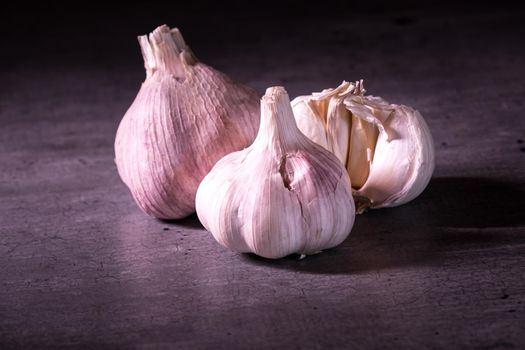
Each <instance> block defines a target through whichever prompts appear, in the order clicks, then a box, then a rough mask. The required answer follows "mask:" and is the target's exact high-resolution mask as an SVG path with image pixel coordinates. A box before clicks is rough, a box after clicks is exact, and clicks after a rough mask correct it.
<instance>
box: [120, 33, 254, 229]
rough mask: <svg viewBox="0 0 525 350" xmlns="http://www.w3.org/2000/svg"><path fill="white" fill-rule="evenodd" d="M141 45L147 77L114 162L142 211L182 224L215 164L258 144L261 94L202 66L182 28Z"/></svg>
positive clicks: (148, 38)
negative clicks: (187, 41) (203, 181)
mask: <svg viewBox="0 0 525 350" xmlns="http://www.w3.org/2000/svg"><path fill="white" fill-rule="evenodd" d="M139 42H140V46H141V49H142V55H143V56H144V65H145V68H146V74H147V75H146V80H145V81H144V82H143V84H142V86H141V88H140V91H139V93H138V95H137V97H136V98H135V101H134V102H133V104H132V105H131V107H130V108H129V109H128V111H127V112H126V114H125V115H124V118H123V119H122V121H121V123H120V125H119V128H118V131H117V135H116V140H115V161H116V164H117V168H118V171H119V174H120V177H121V178H122V180H123V181H124V183H125V184H126V185H127V186H128V187H129V189H130V190H131V193H132V195H133V197H134V199H135V201H136V202H137V204H138V205H139V207H140V208H141V209H142V210H143V211H144V212H146V213H148V214H149V215H152V216H154V217H157V218H163V219H179V218H182V217H185V216H187V215H189V214H191V213H193V212H194V211H195V192H196V191H197V187H198V185H199V183H200V181H201V180H202V178H203V177H204V176H205V175H206V174H207V173H208V171H209V170H210V169H211V168H212V167H213V165H214V164H215V163H216V162H217V160H219V159H220V158H221V157H223V156H224V155H226V154H228V153H230V152H233V151H237V150H240V149H243V148H244V147H247V146H248V145H250V144H251V143H252V141H253V140H254V138H255V135H256V133H257V127H258V125H259V97H258V96H257V93H256V92H255V91H254V90H252V89H249V88H247V87H245V86H242V85H239V84H237V83H235V82H233V81H232V80H230V79H229V78H228V77H227V76H225V75H224V74H222V73H220V72H218V71H216V70H214V69H213V68H211V67H209V66H207V65H205V64H203V63H200V62H199V61H198V60H197V59H196V58H195V56H194V55H193V53H192V52H191V50H190V48H189V47H188V46H187V45H186V43H185V42H184V39H183V38H182V35H181V34H180V32H179V30H178V29H171V30H170V28H168V27H167V26H165V25H163V26H160V27H158V28H157V29H155V30H154V31H153V32H152V33H151V34H150V35H149V36H146V35H144V36H140V37H139Z"/></svg>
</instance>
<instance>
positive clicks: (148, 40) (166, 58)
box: [138, 25, 196, 78]
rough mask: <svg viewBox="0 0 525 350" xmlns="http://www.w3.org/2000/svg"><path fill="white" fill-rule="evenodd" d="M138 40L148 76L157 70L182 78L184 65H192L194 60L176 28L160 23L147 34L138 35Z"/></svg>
mask: <svg viewBox="0 0 525 350" xmlns="http://www.w3.org/2000/svg"><path fill="white" fill-rule="evenodd" d="M138 40H139V44H140V48H141V50H142V56H143V57H144V67H145V68H146V75H147V77H148V78H149V77H150V76H152V75H153V73H155V72H156V71H158V70H161V71H163V72H165V73H169V74H172V75H173V76H175V77H176V78H183V77H184V76H185V70H184V65H185V64H189V65H193V64H194V63H195V62H196V59H195V57H194V56H193V53H192V52H191V50H190V48H189V47H188V46H187V45H186V42H185V41H184V38H183V37H182V35H181V33H180V31H179V30H178V29H177V28H173V29H170V28H169V27H168V26H166V25H162V26H160V27H158V28H156V29H155V30H154V31H153V32H152V33H150V34H149V35H141V36H139V37H138Z"/></svg>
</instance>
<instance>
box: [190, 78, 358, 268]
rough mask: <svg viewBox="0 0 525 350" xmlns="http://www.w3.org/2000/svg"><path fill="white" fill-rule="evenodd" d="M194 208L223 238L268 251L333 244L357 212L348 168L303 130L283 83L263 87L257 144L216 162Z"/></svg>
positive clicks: (238, 247) (306, 250)
mask: <svg viewBox="0 0 525 350" xmlns="http://www.w3.org/2000/svg"><path fill="white" fill-rule="evenodd" d="M196 207H197V215H198V216H199V219H200V221H201V223H202V224H203V225H204V227H205V228H206V229H207V230H208V231H210V232H211V233H212V235H213V236H214V237H215V239H216V240H217V241H218V242H219V243H220V244H221V245H223V246H225V247H227V248H230V249H231V250H233V251H236V252H253V253H255V254H257V255H260V256H263V257H267V258H280V257H284V256H286V255H289V254H292V253H300V254H313V253H315V252H318V251H320V250H322V249H327V248H331V247H334V246H336V245H338V244H340V243H341V242H342V241H343V240H344V239H345V238H346V237H347V236H348V234H349V233H350V230H351V229H352V226H353V223H354V214H355V207H354V201H353V199H352V195H351V189H350V181H349V178H348V175H347V174H346V169H345V168H344V167H343V165H342V164H341V163H340V162H339V161H338V160H337V158H336V157H334V156H333V155H332V154H331V153H330V152H328V151H326V150H325V149H323V148H322V147H320V146H318V145H316V144H315V143H314V142H312V141H310V140H308V138H306V137H305V136H304V135H303V134H302V133H301V132H300V131H299V129H298V128H297V125H296V123H295V120H294V116H293V114H292V109H291V107H290V100H289V98H288V95H287V93H286V91H285V90H284V89H283V88H282V87H272V88H268V89H267V90H266V95H264V96H263V98H262V100H261V124H260V128H259V132H258V134H257V137H256V139H255V141H254V143H253V144H252V145H251V146H250V147H248V148H246V149H245V150H242V151H239V152H234V153H231V154H229V155H227V156H225V157H224V158H222V159H221V160H219V161H218V162H217V164H216V165H215V166H214V167H213V169H212V170H211V171H210V173H209V174H208V175H206V177H205V178H204V180H202V183H201V184H200V186H199V189H198V191H197V197H196Z"/></svg>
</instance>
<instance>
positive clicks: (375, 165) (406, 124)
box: [355, 105, 435, 207]
mask: <svg viewBox="0 0 525 350" xmlns="http://www.w3.org/2000/svg"><path fill="white" fill-rule="evenodd" d="M392 107H393V112H391V114H389V115H388V117H386V118H385V117H384V114H383V116H380V117H379V118H381V119H382V122H383V125H384V128H385V130H388V131H389V133H388V134H387V133H386V132H380V135H379V137H378V140H377V144H376V151H375V159H374V161H373V162H372V163H371V166H370V176H369V177H368V179H367V181H366V183H365V184H364V185H363V186H362V187H361V188H359V189H358V190H357V191H356V192H355V193H356V195H358V196H363V197H366V198H370V199H373V201H372V206H373V207H393V206H398V205H401V204H405V203H407V202H409V201H411V200H412V199H414V198H416V197H417V196H418V195H419V194H421V192H423V190H424V189H425V187H426V186H427V185H428V183H429V181H430V178H431V177H432V173H433V171H434V167H435V165H434V164H435V163H434V147H433V140H432V135H431V133H430V130H429V128H428V126H427V125H426V123H425V121H424V119H423V118H422V116H421V114H420V113H419V112H418V111H416V110H414V109H412V108H410V107H407V106H402V105H392Z"/></svg>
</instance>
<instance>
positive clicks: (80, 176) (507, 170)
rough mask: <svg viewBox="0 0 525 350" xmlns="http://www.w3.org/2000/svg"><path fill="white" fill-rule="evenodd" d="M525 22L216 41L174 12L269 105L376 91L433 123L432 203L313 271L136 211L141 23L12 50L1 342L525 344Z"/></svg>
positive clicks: (343, 20)
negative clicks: (133, 136)
mask: <svg viewBox="0 0 525 350" xmlns="http://www.w3.org/2000/svg"><path fill="white" fill-rule="evenodd" d="M524 20H525V16H524V14H523V13H522V12H516V13H513V12H510V11H508V12H488V11H482V12H480V13H471V14H468V13H463V14H459V15H444V14H437V15H430V14H427V13H424V12H423V13H417V14H411V13H408V14H404V13H403V14H401V15H389V14H376V15H373V14H367V15H366V16H353V17H337V16H336V17H333V18H331V19H326V18H321V19H315V20H314V19H312V18H310V17H308V18H307V17H304V18H302V19H296V20H294V21H286V20H284V19H282V18H281V19H271V18H270V19H269V18H256V19H250V20H248V19H243V17H239V18H236V19H235V21H226V22H224V23H223V22H221V19H219V18H209V19H208V21H207V22H206V23H207V25H208V26H209V28H214V30H205V29H203V28H201V26H200V24H198V23H193V22H191V21H190V20H185V19H183V18H182V19H181V18H180V17H177V16H176V15H174V19H173V21H172V22H169V23H168V24H169V25H172V26H176V25H178V24H179V23H182V24H181V25H180V26H179V27H180V28H181V30H182V33H183V34H184V35H185V36H186V39H187V41H188V43H189V44H190V45H191V46H192V48H193V50H194V51H195V53H196V55H197V56H198V57H200V58H201V59H202V60H203V61H204V62H206V63H208V64H210V65H212V66H214V67H216V68H218V69H220V70H222V71H224V72H226V73H227V74H229V75H230V76H232V77H234V78H235V79H237V80H240V81H242V82H244V83H246V84H249V85H251V86H253V87H255V88H257V89H258V91H259V92H263V91H264V89H265V88H266V87H267V86H270V85H284V86H285V87H286V88H287V90H288V91H289V93H290V95H291V96H292V97H293V96H296V95H299V94H305V93H309V92H311V91H319V90H321V89H323V88H327V87H334V86H337V85H338V84H339V83H340V81H342V80H343V79H345V80H356V79H360V78H364V79H365V87H366V88H367V90H368V92H369V93H370V94H374V95H379V96H383V97H384V98H386V99H387V100H389V101H391V102H396V103H403V104H407V105H411V106H414V107H416V108H417V109H419V110H420V111H421V113H422V114H423V116H424V117H425V118H426V120H427V122H428V124H429V126H430V129H431V131H432V134H433V135H434V140H435V148H436V171H435V173H434V177H433V179H432V181H431V182H430V185H429V186H428V188H427V189H426V191H425V192H424V193H423V194H422V195H421V196H420V197H419V198H417V199H416V200H414V201H413V202H412V203H410V204H407V205H405V206H402V207H399V208H392V209H384V210H376V211H370V212H367V213H365V214H363V215H360V216H358V217H357V218H356V223H355V226H354V229H353V231H352V233H351V234H350V236H349V238H348V239H347V240H346V241H345V242H344V243H343V244H342V245H341V246H339V247H337V248H335V249H332V250H329V251H326V252H323V253H321V254H318V255H315V256H311V257H308V258H306V259H304V260H298V258H297V256H291V257H288V258H285V259H282V260H278V261H271V260H266V259H262V258H258V257H256V256H253V255H246V254H237V253H232V252H230V251H227V250H226V249H224V248H222V247H221V246H219V245H218V244H217V243H216V242H215V241H214V239H213V237H212V236H211V235H210V234H209V233H207V232H206V231H205V230H204V229H203V227H202V226H201V225H200V223H199V222H198V220H197V218H196V217H195V216H192V217H189V218H188V219H184V220H181V221H173V222H164V221H159V220H155V219H153V218H151V217H148V216H146V215H145V214H143V213H142V212H141V211H140V210H139V209H138V207H137V206H136V205H135V204H134V202H133V199H132V197H131V195H130V193H129V192H128V190H127V188H126V187H125V185H124V184H123V183H122V182H121V181H120V179H119V177H118V174H117V171H116V167H115V165H114V162H113V140H114V134H115V131H116V128H117V125H118V122H119V120H120V118H121V117H122V115H123V113H124V112H125V111H126V109H127V107H128V106H129V104H130V103H131V101H132V99H133V98H134V96H135V94H136V92H137V91H138V88H139V86H140V83H141V81H142V80H143V78H144V71H143V67H142V62H141V58H140V52H139V48H138V45H137V44H136V42H135V38H134V36H133V35H130V33H128V31H124V30H122V31H119V29H118V28H116V29H115V31H114V32H111V33H107V35H108V36H109V38H110V39H112V40H115V41H114V42H111V41H109V39H108V40H106V41H104V40H102V39H103V38H104V35H106V34H104V35H103V34H101V33H99V35H98V36H96V37H89V36H88V35H87V34H85V35H82V34H81V33H80V34H79V36H80V40H81V41H76V40H72V39H71V38H69V39H67V38H66V39H64V38H60V37H57V38H52V40H56V42H57V44H56V45H57V46H56V48H57V49H56V50H55V49H54V47H51V48H50V47H48V46H45V45H44V44H40V45H39V44H38V43H37V42H36V40H35V45H36V46H35V47H36V48H33V49H31V48H27V47H26V46H25V45H26V44H25V43H20V42H18V45H19V46H18V48H19V49H20V50H19V52H21V55H20V57H19V58H17V59H14V58H15V56H16V53H11V51H9V53H8V55H11V56H9V57H7V58H5V59H6V60H7V61H9V63H10V64H9V65H6V64H4V65H3V66H2V68H1V69H0V82H1V84H2V86H1V88H0V89H1V90H0V123H1V124H0V348H2V349H5V348H16V347H21V348H27V347H37V348H46V347H48V348H53V349H55V348H60V347H73V348H76V347H80V348H85V347H91V348H103V347H108V348H129V347H141V348H146V349H150V348H151V349H153V348H174V347H176V348H190V349H200V348H288V349H295V348H317V349H325V348H352V349H356V348H385V349H390V348H403V349H406V348H414V349H420V348H448V349H451V348H465V347H467V348H476V349H511V348H516V349H519V348H522V349H523V348H525V326H524V325H525V210H524V209H525V179H524V175H525V143H524V140H525V116H524V102H525V99H524V97H525V84H524V81H525V79H524V78H525V41H524V39H523V38H524V37H525V28H524V27H525V26H523V23H524ZM192 23H193V24H192ZM155 24H161V23H155ZM148 25H150V27H148V28H147V29H143V27H140V28H138V29H136V30H134V31H131V30H130V32H131V33H135V34H142V33H143V32H142V31H143V30H151V29H153V28H152V27H151V24H149V23H148ZM93 26H95V24H94V25H93ZM129 27H130V26H128V28H129ZM239 28H242V30H240V29H239ZM35 35H38V34H35ZM25 38H26V39H27V40H29V39H28V37H27V36H26V37H25ZM117 38H118V39H117ZM216 38H221V39H220V40H219V39H216ZM6 40H8V42H10V43H15V40H14V39H9V38H8V39H6ZM9 40H11V41H9ZM52 40H48V41H47V43H48V44H49V43H50V42H51V41H52ZM26 42H27V41H26ZM83 45H86V46H89V50H88V49H85V48H84V49H82V47H83ZM46 48H47V49H46ZM60 48H62V49H60ZM39 50H46V51H45V52H46V55H42V56H39V55H38V51H39ZM106 53H107V54H106Z"/></svg>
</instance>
